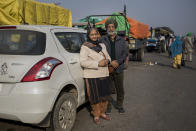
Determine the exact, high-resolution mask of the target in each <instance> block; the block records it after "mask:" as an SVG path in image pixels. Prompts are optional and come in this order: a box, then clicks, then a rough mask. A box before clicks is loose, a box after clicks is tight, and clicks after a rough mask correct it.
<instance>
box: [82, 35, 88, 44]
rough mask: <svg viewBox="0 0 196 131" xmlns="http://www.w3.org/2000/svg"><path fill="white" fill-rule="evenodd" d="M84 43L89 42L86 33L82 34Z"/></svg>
mask: <svg viewBox="0 0 196 131" xmlns="http://www.w3.org/2000/svg"><path fill="white" fill-rule="evenodd" d="M82 38H83V43H84V42H85V41H86V40H87V37H86V33H82Z"/></svg>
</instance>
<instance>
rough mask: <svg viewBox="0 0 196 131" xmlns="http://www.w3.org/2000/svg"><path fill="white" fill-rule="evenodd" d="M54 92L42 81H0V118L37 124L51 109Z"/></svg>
mask: <svg viewBox="0 0 196 131" xmlns="http://www.w3.org/2000/svg"><path fill="white" fill-rule="evenodd" d="M55 93H56V90H55V89H53V88H50V86H49V85H46V83H45V82H44V81H42V82H41V81H40V82H24V83H15V84H6V83H0V118H3V119H9V120H16V121H21V122H23V123H30V124H38V123H40V122H41V121H42V120H43V119H44V118H45V117H46V116H47V114H48V113H49V112H50V110H51V109H52V105H53V103H54V99H55V98H54V96H55Z"/></svg>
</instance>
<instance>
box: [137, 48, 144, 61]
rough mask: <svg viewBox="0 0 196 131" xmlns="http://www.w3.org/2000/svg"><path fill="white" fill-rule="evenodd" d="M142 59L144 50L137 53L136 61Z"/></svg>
mask: <svg viewBox="0 0 196 131" xmlns="http://www.w3.org/2000/svg"><path fill="white" fill-rule="evenodd" d="M143 59H144V48H141V49H139V50H138V51H137V60H138V61H143Z"/></svg>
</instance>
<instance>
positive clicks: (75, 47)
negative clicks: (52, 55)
mask: <svg viewBox="0 0 196 131" xmlns="http://www.w3.org/2000/svg"><path fill="white" fill-rule="evenodd" d="M55 35H56V37H57V38H58V40H59V41H60V43H61V45H62V46H63V47H64V49H65V50H67V51H68V52H71V53H79V52H80V47H81V45H82V39H81V35H80V33H74V32H58V33H55Z"/></svg>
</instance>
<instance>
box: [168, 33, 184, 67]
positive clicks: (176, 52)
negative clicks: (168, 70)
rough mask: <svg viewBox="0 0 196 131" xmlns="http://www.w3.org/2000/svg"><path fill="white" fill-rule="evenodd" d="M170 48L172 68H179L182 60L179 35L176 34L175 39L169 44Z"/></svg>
mask: <svg viewBox="0 0 196 131" xmlns="http://www.w3.org/2000/svg"><path fill="white" fill-rule="evenodd" d="M170 50H171V55H172V58H173V68H175V69H180V68H181V60H182V41H181V40H180V37H179V36H176V39H175V41H174V42H173V43H172V44H171V47H170Z"/></svg>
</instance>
